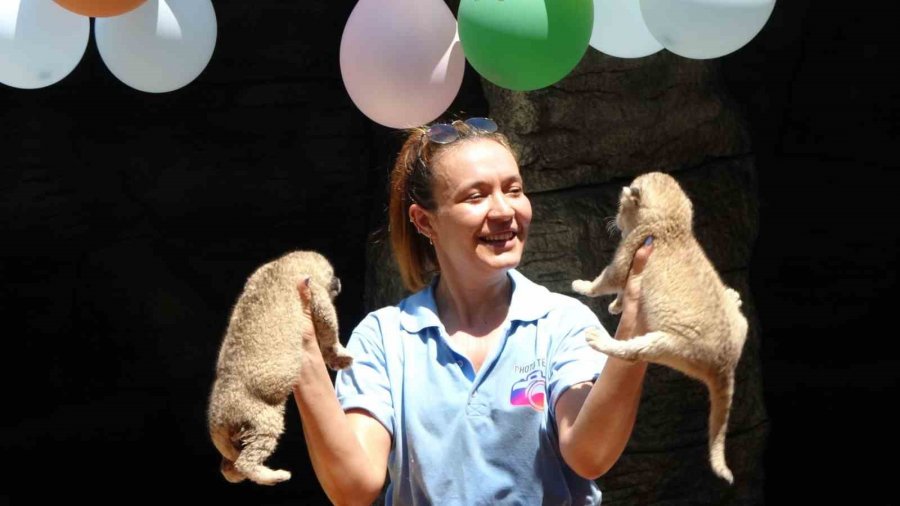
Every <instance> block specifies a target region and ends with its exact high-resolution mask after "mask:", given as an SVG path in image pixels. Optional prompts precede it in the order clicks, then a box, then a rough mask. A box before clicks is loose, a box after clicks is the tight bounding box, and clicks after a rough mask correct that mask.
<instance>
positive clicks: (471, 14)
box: [459, 0, 594, 91]
mask: <svg viewBox="0 0 900 506" xmlns="http://www.w3.org/2000/svg"><path fill="white" fill-rule="evenodd" d="M593 22H594V4H593V0H462V2H461V3H460V4H459V37H460V40H461V41H462V46H463V51H464V52H465V54H466V58H467V59H468V60H469V63H470V64H471V65H472V67H473V68H474V69H475V70H476V71H478V73H479V74H481V75H482V76H483V77H484V78H485V79H487V80H488V81H491V82H492V83H494V84H496V85H497V86H500V87H503V88H508V89H511V90H519V91H525V90H536V89H538V88H544V87H547V86H550V85H551V84H553V83H555V82H557V81H559V80H560V79H562V78H563V77H565V76H566V75H567V74H568V73H569V72H571V71H572V69H573V68H575V65H577V64H578V62H579V61H580V60H581V58H582V57H583V56H584V53H585V51H586V50H587V48H588V42H589V41H590V38H591V28H592V26H593Z"/></svg>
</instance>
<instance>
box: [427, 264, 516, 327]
mask: <svg viewBox="0 0 900 506" xmlns="http://www.w3.org/2000/svg"><path fill="white" fill-rule="evenodd" d="M434 292H435V293H434V298H435V302H436V303H437V309H438V314H439V315H440V318H441V321H442V322H443V323H444V327H445V328H446V329H447V332H448V333H450V334H453V333H454V332H456V331H458V330H462V331H464V332H466V333H468V334H471V335H475V336H477V335H486V334H488V333H490V332H491V331H493V330H495V329H496V328H497V327H499V326H500V324H502V323H503V321H504V320H506V315H507V312H508V311H509V300H510V296H511V294H512V281H510V279H509V276H508V275H507V274H506V272H505V271H504V272H502V273H501V274H500V275H498V276H493V277H491V278H479V277H477V276H458V275H453V274H452V273H449V272H442V273H441V277H440V280H438V284H437V286H436V287H435V291H434Z"/></svg>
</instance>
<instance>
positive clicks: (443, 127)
mask: <svg viewBox="0 0 900 506" xmlns="http://www.w3.org/2000/svg"><path fill="white" fill-rule="evenodd" d="M426 135H428V140H429V141H431V142H436V143H438V144H447V143H449V142H453V141H455V140H456V139H459V132H457V131H456V129H455V128H453V125H448V124H446V123H438V124H435V125H431V127H430V128H429V129H428V133H427V134H426Z"/></svg>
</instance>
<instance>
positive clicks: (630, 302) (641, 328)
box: [616, 236, 653, 339]
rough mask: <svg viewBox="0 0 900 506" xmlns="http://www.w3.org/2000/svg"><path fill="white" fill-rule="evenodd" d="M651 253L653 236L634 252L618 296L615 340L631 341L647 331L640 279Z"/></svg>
mask: <svg viewBox="0 0 900 506" xmlns="http://www.w3.org/2000/svg"><path fill="white" fill-rule="evenodd" d="M651 253H653V236H649V237H647V240H646V241H644V245H643V246H641V247H640V248H639V249H638V250H637V252H635V254H634V260H633V261H632V262H631V270H630V271H629V272H628V280H627V281H626V282H625V289H624V290H623V291H622V295H620V297H622V316H621V318H620V319H619V329H618V331H617V332H616V338H617V339H631V338H632V337H634V336H640V335H644V334H646V333H647V332H648V330H649V329H648V328H647V322H646V319H645V315H644V312H643V310H642V308H641V279H642V278H643V273H644V268H645V267H646V266H647V261H648V260H649V259H650V254H651Z"/></svg>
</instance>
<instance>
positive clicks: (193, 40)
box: [94, 0, 218, 93]
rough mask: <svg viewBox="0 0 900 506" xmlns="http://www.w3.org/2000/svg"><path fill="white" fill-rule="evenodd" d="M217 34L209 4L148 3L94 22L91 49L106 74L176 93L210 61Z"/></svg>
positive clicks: (191, 0) (201, 0)
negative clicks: (95, 47)
mask: <svg viewBox="0 0 900 506" xmlns="http://www.w3.org/2000/svg"><path fill="white" fill-rule="evenodd" d="M217 34H218V27H217V24H216V12H215V10H213V5H212V2H211V1H210V0H148V1H147V2H145V3H144V4H142V5H141V6H140V7H138V8H137V9H135V10H133V11H130V12H126V13H125V14H122V15H120V16H113V17H108V18H96V19H95V21H94V37H95V38H96V40H97V49H98V50H99V51H100V57H101V58H103V62H104V63H106V66H107V67H108V68H109V70H110V72H112V73H113V75H114V76H116V77H117V78H118V79H119V80H120V81H122V82H123V83H125V84H127V85H128V86H131V87H132V88H134V89H137V90H140V91H146V92H149V93H165V92H168V91H173V90H177V89H178V88H181V87H183V86H185V85H187V84H188V83H190V82H191V81H193V80H194V79H196V78H197V76H199V75H200V73H201V72H203V69H205V68H206V65H207V64H208V63H209V60H210V58H211V57H212V54H213V50H214V49H215V47H216V36H217Z"/></svg>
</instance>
